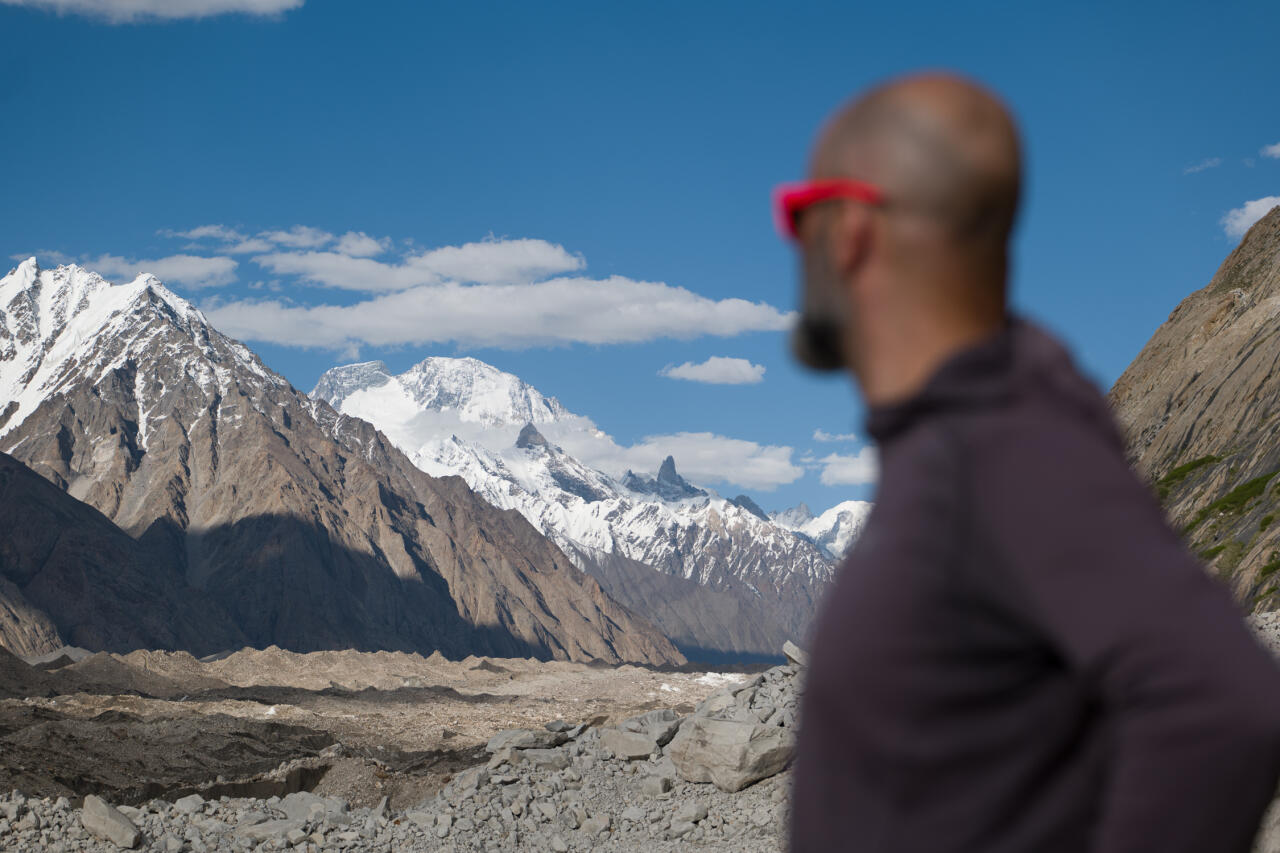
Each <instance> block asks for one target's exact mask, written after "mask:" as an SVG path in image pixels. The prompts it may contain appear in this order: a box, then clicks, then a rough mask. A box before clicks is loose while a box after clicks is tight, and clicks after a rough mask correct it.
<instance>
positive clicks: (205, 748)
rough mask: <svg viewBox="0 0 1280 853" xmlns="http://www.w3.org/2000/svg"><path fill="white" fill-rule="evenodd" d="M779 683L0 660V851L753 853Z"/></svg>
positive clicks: (509, 671)
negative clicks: (699, 851)
mask: <svg viewBox="0 0 1280 853" xmlns="http://www.w3.org/2000/svg"><path fill="white" fill-rule="evenodd" d="M58 664H62V665H61V666H58ZM50 667H53V668H50ZM798 672H799V667H798V666H796V665H787V666H784V667H776V668H774V669H772V670H768V671H766V672H763V673H760V672H756V673H741V672H739V673H733V672H676V671H670V672H662V671H656V670H653V669H647V668H641V667H633V666H622V667H606V666H593V665H586V664H571V663H558V662H550V663H548V662H539V661H533V660H519V659H515V660H513V659H482V658H468V659H466V660H463V661H458V662H452V661H448V660H445V659H444V658H442V657H440V656H432V657H430V658H423V657H421V656H418V655H407V654H398V653H376V654H367V653H358V652H324V653H313V654H308V655H298V654H292V653H288V652H282V651H280V650H278V649H268V650H264V651H253V650H244V651H241V652H237V653H235V654H233V655H230V656H229V657H225V658H222V659H220V660H211V661H205V662H201V661H197V660H196V659H194V658H192V657H191V656H190V655H186V654H183V653H165V652H134V653H132V654H129V655H124V656H117V655H106V654H99V655H93V656H88V657H84V658H83V659H81V660H78V661H76V662H68V661H67V660H66V659H63V660H60V661H54V662H44V663H37V664H36V665H34V666H31V665H28V664H27V663H24V662H22V661H20V660H19V659H17V658H14V657H12V656H8V655H6V654H4V653H3V652H2V651H0V791H6V792H8V791H12V792H13V793H12V794H4V795H0V849H3V850H32V851H36V850H63V851H71V850H116V849H121V848H122V847H123V848H130V849H146V850H163V851H187V850H189V851H215V850H216V851H221V850H227V851H248V850H294V849H296V850H317V851H318V850H510V849H529V850H589V849H596V848H598V847H604V848H606V849H618V850H655V849H656V850H661V849H676V848H681V849H683V848H685V847H688V846H691V845H696V846H698V847H701V848H704V849H709V850H716V849H724V850H728V849H734V850H746V851H752V850H777V849H780V847H781V844H782V840H781V839H782V835H781V833H782V830H783V827H784V826H785V816H786V813H785V803H786V792H787V785H788V774H787V773H786V772H785V770H784V767H785V765H786V761H787V757H788V756H789V752H790V737H791V735H790V732H791V730H792V725H793V724H794V706H795V701H796V684H795V682H796V680H797V679H796V676H797V674H798ZM744 688H745V689H744ZM6 697H7V698H6ZM681 731H683V732H684V733H685V734H684V735H683V736H680V737H677V735H679V734H680V732H681ZM726 756H729V757H728V758H726ZM677 762H679V764H680V767H679V768H677V766H676V764H677ZM682 771H683V772H682ZM699 774H701V775H699ZM691 776H692V777H694V778H701V779H703V781H697V782H694V781H688V778H687V777H691ZM713 777H714V778H713Z"/></svg>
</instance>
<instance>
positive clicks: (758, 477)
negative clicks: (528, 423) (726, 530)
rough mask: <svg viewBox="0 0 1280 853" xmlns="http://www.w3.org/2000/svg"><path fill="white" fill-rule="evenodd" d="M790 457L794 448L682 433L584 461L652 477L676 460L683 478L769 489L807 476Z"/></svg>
mask: <svg viewBox="0 0 1280 853" xmlns="http://www.w3.org/2000/svg"><path fill="white" fill-rule="evenodd" d="M565 449H566V450H569V448H568V447H566V448H565ZM570 452H573V451H572V450H570ZM791 454H792V449H791V448H790V447H780V446H776V445H761V444H757V443H756V442H754V441H747V440H745V439H741V438H729V437H727V436H723V435H716V434H714V433H709V432H679V433H675V434H673V435H653V436H648V437H646V438H644V439H642V440H641V441H640V443H639V444H635V445H632V446H631V447H627V448H621V453H620V454H618V456H617V457H616V458H615V459H609V458H596V459H595V460H589V459H583V461H584V462H586V463H587V464H588V465H594V466H595V467H599V468H601V469H603V470H605V471H610V470H612V471H613V472H617V470H618V468H619V466H621V467H622V468H624V469H625V468H630V469H632V470H633V471H644V472H646V473H648V474H652V473H653V472H654V471H656V470H658V466H659V465H661V464H662V460H663V459H665V458H667V457H668V456H672V457H675V460H676V468H677V470H679V472H680V475H681V476H683V477H685V478H686V479H688V480H690V481H691V482H694V483H710V484H714V483H730V484H733V485H736V486H741V487H742V488H745V489H763V490H766V491H768V490H771V489H774V488H777V487H778V486H781V485H785V484H787V483H793V482H795V481H796V480H798V479H800V477H801V476H803V475H804V469H803V468H801V467H800V466H799V465H796V464H795V463H794V462H792V461H791Z"/></svg>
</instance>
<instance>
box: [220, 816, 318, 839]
mask: <svg viewBox="0 0 1280 853" xmlns="http://www.w3.org/2000/svg"><path fill="white" fill-rule="evenodd" d="M305 825H306V823H305V822H304V821H300V820H289V819H288V818H286V819H284V820H267V821H263V822H262V823H255V824H253V825H252V826H246V825H245V824H243V823H242V824H240V825H239V826H237V827H236V835H238V836H240V837H241V838H245V839H248V840H249V841H267V840H269V839H279V840H284V839H285V838H286V837H287V836H288V835H289V833H290V832H292V831H293V830H295V829H302V828H303V827H304V826H305Z"/></svg>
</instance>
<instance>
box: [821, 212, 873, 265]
mask: <svg viewBox="0 0 1280 853" xmlns="http://www.w3.org/2000/svg"><path fill="white" fill-rule="evenodd" d="M832 219H833V221H832V223H831V228H830V229H829V230H828V231H827V238H828V239H829V240H830V241H831V245H830V246H829V252H830V257H831V260H832V267H833V269H834V270H835V272H836V274H838V275H839V276H840V278H841V279H843V280H845V281H848V280H849V279H850V278H851V277H852V276H853V273H855V272H856V271H857V269H858V268H859V267H860V266H862V264H863V263H864V262H865V261H866V258H867V253H868V252H869V251H870V248H871V224H872V223H871V211H869V210H868V209H867V208H866V207H864V206H863V205H860V204H845V205H841V207H840V209H839V210H838V211H836V215H835V216H834V217H833V218H832Z"/></svg>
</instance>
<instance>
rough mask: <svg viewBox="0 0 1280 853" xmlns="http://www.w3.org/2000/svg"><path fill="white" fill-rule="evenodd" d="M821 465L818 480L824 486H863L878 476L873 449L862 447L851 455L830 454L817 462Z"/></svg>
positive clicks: (876, 461)
mask: <svg viewBox="0 0 1280 853" xmlns="http://www.w3.org/2000/svg"><path fill="white" fill-rule="evenodd" d="M818 462H819V463H820V464H821V465H822V474H821V477H820V479H821V480H822V483H823V485H825V486H865V485H867V484H869V483H874V482H875V481H876V477H878V476H879V474H880V462H879V459H878V457H877V456H876V451H875V448H874V447H864V448H862V449H861V450H859V451H858V452H857V453H855V454H852V455H846V454H840V453H832V454H830V455H829V456H824V457H822V458H821V459H819V460H818Z"/></svg>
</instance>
